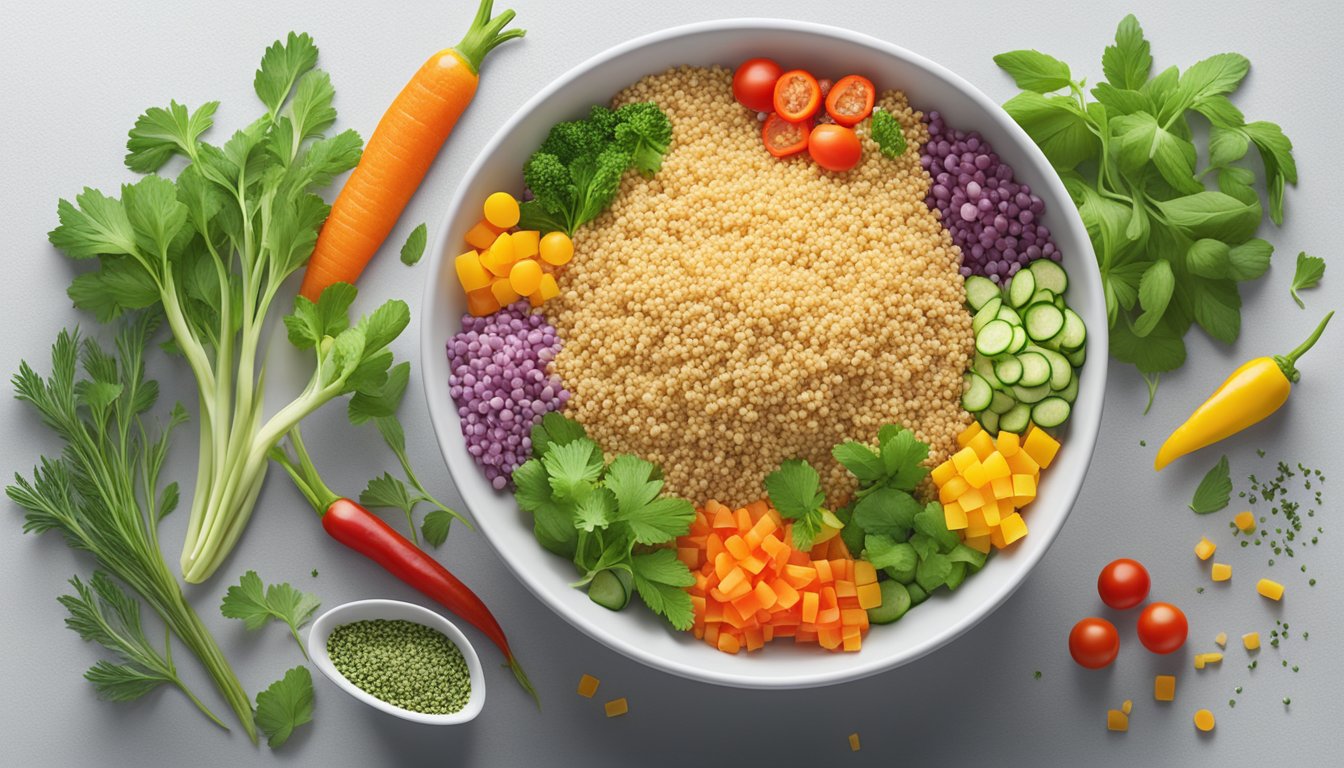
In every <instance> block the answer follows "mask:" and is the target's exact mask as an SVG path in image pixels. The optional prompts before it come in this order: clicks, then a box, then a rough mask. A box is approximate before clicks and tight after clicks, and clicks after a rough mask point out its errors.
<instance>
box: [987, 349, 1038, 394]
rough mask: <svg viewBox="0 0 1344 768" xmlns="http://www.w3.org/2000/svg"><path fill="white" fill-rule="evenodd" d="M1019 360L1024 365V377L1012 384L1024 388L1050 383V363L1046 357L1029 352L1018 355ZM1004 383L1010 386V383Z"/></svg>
mask: <svg viewBox="0 0 1344 768" xmlns="http://www.w3.org/2000/svg"><path fill="white" fill-rule="evenodd" d="M1028 349H1030V347H1028ZM1017 360H1018V362H1019V363H1020V364H1021V365H1022V375H1021V376H1019V377H1018V378H1017V381H1016V382H1012V383H1014V384H1019V385H1021V386H1024V387H1038V386H1040V385H1042V384H1045V383H1046V382H1048V381H1050V372H1051V371H1050V361H1049V360H1047V359H1045V355H1042V354H1041V353H1039V352H1030V351H1028V352H1023V353H1022V354H1020V355H1018V356H1017ZM995 370H997V368H996V369H995ZM1004 383H1005V384H1008V383H1009V382H1004Z"/></svg>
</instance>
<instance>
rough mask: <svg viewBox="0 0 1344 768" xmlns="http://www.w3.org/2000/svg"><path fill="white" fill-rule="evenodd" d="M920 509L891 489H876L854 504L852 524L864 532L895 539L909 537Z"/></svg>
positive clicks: (919, 506) (918, 504)
mask: <svg viewBox="0 0 1344 768" xmlns="http://www.w3.org/2000/svg"><path fill="white" fill-rule="evenodd" d="M922 508H923V506H922V505H921V504H920V503H919V502H918V501H916V500H915V498H914V497H913V496H911V495H910V494H909V493H907V492H905V491H901V490H898V489H895V488H887V487H878V488H875V489H874V490H873V491H872V492H871V493H868V494H866V495H864V496H863V497H862V498H860V499H859V500H858V501H857V502H855V504H854V522H855V523H857V524H858V525H859V527H861V528H863V530H864V531H867V532H868V533H879V534H885V535H888V536H891V537H893V538H896V539H898V540H899V539H904V538H905V537H907V536H909V535H910V531H911V529H912V528H914V525H915V515H916V514H918V513H919V511H920V510H921V509H922Z"/></svg>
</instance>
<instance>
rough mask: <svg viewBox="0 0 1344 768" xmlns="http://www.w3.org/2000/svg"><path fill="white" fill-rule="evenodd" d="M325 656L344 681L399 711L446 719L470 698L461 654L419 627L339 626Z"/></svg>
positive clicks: (391, 623)
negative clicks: (439, 716) (395, 707)
mask: <svg viewBox="0 0 1344 768" xmlns="http://www.w3.org/2000/svg"><path fill="white" fill-rule="evenodd" d="M327 653H328V655H330V657H331V663H332V665H333V666H334V667H336V671H338V672H340V673H341V674H342V675H343V676H344V677H345V679H347V680H349V681H350V682H351V683H354V684H355V686H357V687H358V688H359V689H360V690H362V691H365V692H366V693H368V694H369V695H371V696H374V697H375V698H378V699H380V700H382V701H385V702H387V703H388V704H392V705H393V706H397V707H401V708H402V709H407V710H410V711H412V712H420V713H422V714H427V715H448V714H452V713H454V712H459V711H461V709H462V708H463V707H464V706H466V704H467V701H468V700H469V699H470V698H471V675H470V673H469V671H468V669H467V663H466V659H464V658H463V656H462V650H461V649H460V648H458V647H457V645H456V644H455V643H454V642H453V641H452V640H451V639H449V638H448V636H447V635H444V634H443V633H442V632H440V631H438V630H437V629H434V628H432V627H427V626H425V625H423V624H418V623H416V622H413V621H404V620H388V619H369V620H365V621H356V622H352V623H350V624H342V625H341V626H339V627H337V628H336V629H334V630H332V632H331V635H330V636H329V637H328V638H327Z"/></svg>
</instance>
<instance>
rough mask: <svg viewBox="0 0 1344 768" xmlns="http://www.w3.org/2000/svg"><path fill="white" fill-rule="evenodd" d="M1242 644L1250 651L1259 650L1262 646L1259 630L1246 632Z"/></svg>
mask: <svg viewBox="0 0 1344 768" xmlns="http://www.w3.org/2000/svg"><path fill="white" fill-rule="evenodd" d="M1241 644H1242V645H1243V646H1244V647H1245V648H1246V650H1248V651H1255V650H1259V648H1260V633H1259V632H1247V633H1246V634H1244V635H1242V636H1241Z"/></svg>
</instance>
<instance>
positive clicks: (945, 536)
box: [914, 501, 961, 553]
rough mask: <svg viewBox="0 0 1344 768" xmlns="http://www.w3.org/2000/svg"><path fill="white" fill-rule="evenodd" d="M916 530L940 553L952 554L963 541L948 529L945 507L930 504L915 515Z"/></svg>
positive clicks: (934, 503)
mask: <svg viewBox="0 0 1344 768" xmlns="http://www.w3.org/2000/svg"><path fill="white" fill-rule="evenodd" d="M914 524H915V530H916V531H917V532H919V533H921V534H923V535H924V536H927V537H928V538H929V540H930V541H932V542H933V543H934V544H936V545H937V546H938V551H940V552H943V553H947V552H951V551H952V549H953V548H954V547H956V546H957V544H958V543H960V541H961V537H960V536H958V535H957V534H956V533H955V532H953V531H949V530H948V529H947V520H946V518H945V517H944V516H943V505H942V504H939V503H938V502H936V501H932V502H929V503H928V504H926V505H924V508H923V509H922V510H920V511H919V512H918V513H916V514H915V518H914Z"/></svg>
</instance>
